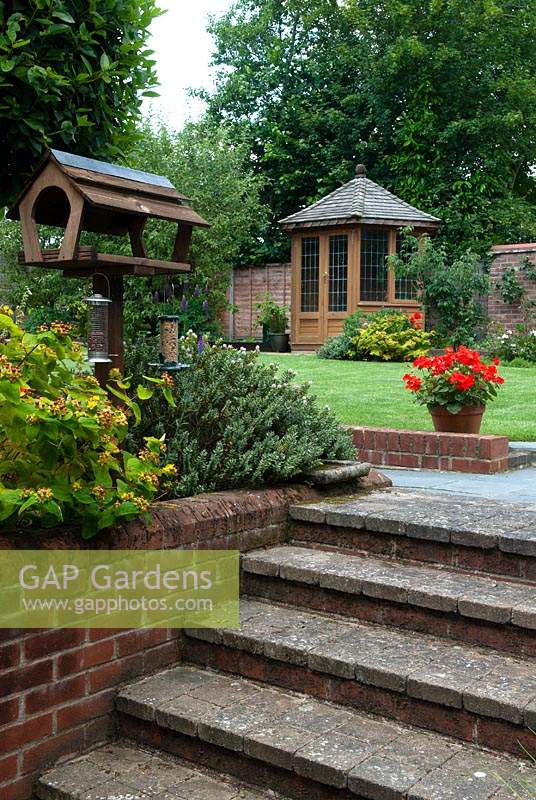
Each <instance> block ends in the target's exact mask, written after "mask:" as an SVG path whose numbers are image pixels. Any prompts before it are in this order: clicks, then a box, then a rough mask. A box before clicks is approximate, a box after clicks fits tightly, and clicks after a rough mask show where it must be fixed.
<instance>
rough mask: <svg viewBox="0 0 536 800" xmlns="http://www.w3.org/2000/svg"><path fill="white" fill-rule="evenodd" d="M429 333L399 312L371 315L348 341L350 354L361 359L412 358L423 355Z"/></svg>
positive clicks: (428, 340)
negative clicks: (369, 319)
mask: <svg viewBox="0 0 536 800" xmlns="http://www.w3.org/2000/svg"><path fill="white" fill-rule="evenodd" d="M431 338H432V336H431V334H430V333H425V331H423V330H421V329H420V328H418V327H417V326H416V324H415V325H414V324H413V322H412V321H411V320H410V319H409V318H408V317H407V316H406V315H405V314H401V313H398V312H394V313H389V314H379V315H374V317H373V318H372V319H371V321H370V322H366V323H364V324H363V326H362V327H361V328H360V329H359V331H358V333H357V335H356V336H354V337H353V338H352V340H351V343H350V351H349V352H350V358H352V359H354V360H364V361H413V359H415V358H418V357H419V356H423V355H426V353H427V352H428V350H429V349H430V345H431Z"/></svg>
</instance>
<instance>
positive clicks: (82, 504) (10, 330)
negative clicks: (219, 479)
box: [0, 308, 173, 537]
mask: <svg viewBox="0 0 536 800" xmlns="http://www.w3.org/2000/svg"><path fill="white" fill-rule="evenodd" d="M0 333H1V338H0V526H1V527H2V529H3V530H5V529H15V530H16V529H19V528H29V527H39V528H49V527H53V526H56V525H59V524H61V523H77V524H80V525H81V529H82V533H83V535H84V536H86V537H88V536H92V535H94V534H95V533H97V532H98V531H99V530H102V529H103V528H107V527H109V526H111V525H113V524H114V523H115V522H116V521H118V520H124V521H126V520H129V519H133V518H134V517H137V516H139V515H140V514H143V513H145V512H146V511H147V509H148V507H149V503H150V502H151V500H152V499H153V498H154V497H155V495H156V493H157V491H158V487H159V482H160V479H161V477H164V480H165V476H166V475H170V474H172V473H173V469H172V467H164V468H162V467H161V466H160V459H161V449H162V447H163V443H162V442H160V441H158V440H157V439H155V438H154V437H150V438H147V439H146V440H144V441H143V440H140V446H141V448H142V452H140V453H139V454H138V455H133V454H131V453H128V452H126V451H124V450H122V449H121V443H122V441H123V440H124V438H125V435H126V432H127V427H128V419H127V414H130V413H133V414H134V416H135V417H137V418H139V415H140V409H139V406H138V404H137V403H135V402H133V401H132V400H131V399H130V398H129V397H128V396H127V394H126V393H125V390H126V389H128V385H127V384H125V383H123V382H121V381H120V380H118V381H116V384H115V387H116V388H114V392H115V393H116V394H117V395H118V397H120V398H121V400H122V402H123V404H125V406H126V407H125V411H123V410H122V409H121V408H118V407H116V406H113V405H112V404H111V402H110V400H109V399H108V396H107V394H106V392H104V391H103V390H102V389H101V388H100V387H99V385H98V383H97V382H96V380H95V378H94V377H93V375H87V374H82V362H83V357H82V354H81V347H80V346H79V345H78V344H77V343H76V342H73V341H72V339H71V337H70V335H69V333H70V326H68V325H66V324H65V323H61V322H58V323H52V325H50V326H42V327H41V328H40V329H39V330H38V331H37V332H36V333H29V332H24V331H23V330H22V329H21V328H20V327H19V326H18V325H16V324H15V322H14V321H13V319H12V317H11V315H10V314H9V313H7V310H6V309H5V308H4V309H0ZM118 377H119V376H118ZM159 383H161V384H162V385H164V386H165V384H164V383H163V382H162V381H159ZM164 392H165V393H166V395H167V397H168V401H170V400H172V398H171V396H170V395H169V392H168V389H167V388H164ZM140 394H141V396H142V397H147V396H149V395H150V394H152V391H151V390H148V389H145V388H143V389H141V390H140ZM168 401H166V402H168ZM125 412H126V413H125Z"/></svg>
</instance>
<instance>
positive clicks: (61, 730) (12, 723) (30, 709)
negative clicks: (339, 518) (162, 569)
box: [0, 486, 320, 800]
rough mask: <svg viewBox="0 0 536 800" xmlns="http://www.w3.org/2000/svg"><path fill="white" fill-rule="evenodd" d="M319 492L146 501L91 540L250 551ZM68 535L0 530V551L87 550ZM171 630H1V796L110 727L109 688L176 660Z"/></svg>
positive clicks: (25, 796)
mask: <svg viewBox="0 0 536 800" xmlns="http://www.w3.org/2000/svg"><path fill="white" fill-rule="evenodd" d="M318 496H320V495H319V493H318V492H316V491H315V490H313V489H309V488H307V487H299V486H296V487H286V488H282V489H277V488H274V489H267V490H263V491H258V492H253V491H249V492H248V491H236V492H221V493H219V494H211V495H204V496H203V495H200V496H198V497H196V498H189V499H185V500H179V501H175V502H167V503H159V504H156V505H155V506H154V513H153V519H152V522H151V523H150V524H144V523H143V522H133V523H130V524H128V525H125V526H123V527H121V528H118V529H117V530H116V531H115V532H114V534H113V535H111V534H109V535H103V536H102V537H99V539H97V540H95V541H94V542H92V543H91V546H92V547H100V548H104V549H120V548H124V549H130V548H132V549H145V548H147V549H149V548H150V549H167V548H189V547H202V548H214V549H219V548H221V549H225V548H229V549H239V550H249V549H252V548H255V547H262V546H263V545H267V544H270V543H272V542H278V541H281V540H282V539H283V538H284V537H285V535H286V530H287V511H288V506H289V504H291V503H293V502H296V501H299V500H301V499H306V498H308V497H311V498H315V497H318ZM88 546H90V545H88V543H87V542H83V541H82V540H81V539H80V536H79V535H78V534H77V533H76V531H59V532H56V533H50V534H47V535H46V538H43V535H41V536H40V537H39V536H35V537H34V536H31V535H23V534H21V535H20V536H14V537H12V538H10V537H8V536H0V548H2V549H6V548H18V549H31V548H36V549H37V548H40V547H44V548H48V549H65V548H67V549H77V548H80V547H88ZM179 634H180V632H179V631H167V630H129V631H125V630H87V631H86V630H75V629H57V630H46V631H43V630H8V629H4V630H2V629H0V798H1V800H29V798H30V797H31V793H32V786H33V784H34V782H35V779H36V778H37V777H38V775H39V774H40V773H41V772H42V771H43V769H44V768H45V767H46V766H47V765H48V764H51V763H52V762H54V761H55V760H56V759H57V758H59V757H60V756H66V755H70V754H72V753H76V752H78V751H80V750H82V749H84V748H87V747H89V746H91V745H93V744H95V743H97V742H101V741H104V740H106V739H107V738H109V737H110V736H111V735H112V733H113V730H112V728H113V717H112V710H113V698H114V695H115V693H116V691H117V687H118V685H120V684H121V683H123V682H125V681H129V680H132V679H135V678H137V677H139V676H142V675H145V674H149V673H151V672H154V671H158V670H160V669H162V668H164V667H166V666H168V665H170V664H173V663H175V662H176V661H177V660H178V658H179V656H180V650H181V637H180V635H179Z"/></svg>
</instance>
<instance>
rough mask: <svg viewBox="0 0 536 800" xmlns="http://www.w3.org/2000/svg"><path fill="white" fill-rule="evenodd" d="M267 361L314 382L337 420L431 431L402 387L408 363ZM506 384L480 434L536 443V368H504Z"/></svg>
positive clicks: (267, 356) (310, 358)
mask: <svg viewBox="0 0 536 800" xmlns="http://www.w3.org/2000/svg"><path fill="white" fill-rule="evenodd" d="M260 357H261V358H262V359H263V360H266V361H272V362H274V363H276V364H277V365H278V366H279V367H280V368H281V369H293V370H295V371H296V373H297V375H296V380H297V381H301V382H303V381H311V383H312V390H313V392H314V394H316V395H317V396H318V398H319V400H320V401H321V402H322V403H324V404H327V405H329V406H330V407H331V408H332V409H333V411H334V412H335V414H336V415H337V417H338V418H339V420H340V421H341V422H344V423H348V424H353V425H370V426H377V427H388V428H409V429H412V430H433V425H432V421H431V419H430V416H429V414H428V412H427V410H426V409H425V408H423V407H422V406H418V405H417V404H415V403H414V402H413V400H412V397H411V394H410V393H409V392H408V391H407V390H406V389H404V384H403V383H402V375H404V373H405V372H407V371H408V368H409V366H408V364H382V363H377V362H367V361H327V360H325V359H321V358H317V356H316V355H292V354H291V355H278V354H275V353H274V354H271V353H262V354H261V356H260ZM501 374H502V375H503V376H504V378H505V384H504V386H503V387H502V388H501V389H500V391H499V397H498V399H497V400H496V401H495V402H494V403H491V404H490V405H489V406H488V408H487V410H486V413H485V415H484V420H483V424H482V433H487V434H501V435H505V436H508V437H509V438H510V439H511V440H512V441H536V367H534V368H528V369H520V368H514V367H501Z"/></svg>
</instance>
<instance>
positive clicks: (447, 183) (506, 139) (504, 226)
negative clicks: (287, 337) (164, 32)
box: [209, 0, 536, 257]
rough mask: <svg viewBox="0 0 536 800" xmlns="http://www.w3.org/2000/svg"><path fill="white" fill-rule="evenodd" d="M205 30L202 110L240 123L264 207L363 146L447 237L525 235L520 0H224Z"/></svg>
mask: <svg viewBox="0 0 536 800" xmlns="http://www.w3.org/2000/svg"><path fill="white" fill-rule="evenodd" d="M211 30H212V33H213V34H214V36H215V39H216V50H215V55H214V63H215V64H216V65H217V66H219V67H220V69H219V76H218V80H217V83H216V89H215V92H214V93H213V95H212V96H211V97H210V98H209V113H210V114H211V115H213V116H215V117H217V118H226V119H229V120H232V121H233V123H234V124H236V125H240V126H242V127H244V128H245V129H246V130H247V132H248V136H249V137H250V141H251V151H252V163H253V168H254V169H256V170H258V171H260V172H262V173H263V174H264V175H265V177H266V179H267V190H266V197H267V199H268V200H269V202H270V204H271V206H272V209H273V212H274V220H275V219H276V218H277V217H279V216H282V215H283V214H285V213H287V212H291V211H294V210H297V209H298V208H299V207H300V206H302V205H304V204H306V203H307V202H310V201H311V200H314V199H317V198H318V197H319V196H320V195H322V194H323V193H324V192H326V191H328V190H330V189H333V188H335V187H336V186H337V185H338V184H339V183H341V182H342V181H343V180H347V179H349V178H350V177H351V176H352V166H351V165H352V161H355V160H356V159H359V160H361V159H362V160H364V161H365V162H366V163H367V166H368V168H369V175H370V177H372V178H373V179H375V180H378V181H379V182H381V183H383V184H384V185H385V186H387V187H388V188H391V189H393V190H394V191H395V192H397V193H398V194H400V195H401V196H402V197H403V198H404V199H406V200H408V201H409V202H413V203H415V204H417V205H419V206H420V207H422V208H423V209H424V210H428V211H431V212H434V213H437V214H438V215H439V216H440V217H442V219H443V220H444V226H443V229H442V236H443V237H444V239H445V240H446V242H447V244H448V246H449V248H450V249H452V250H460V249H464V248H466V247H468V246H473V247H475V246H476V247H477V248H479V249H481V250H485V249H486V248H487V247H488V246H489V244H490V243H492V242H496V241H512V240H516V239H519V238H526V237H530V238H533V237H534V236H535V235H536V210H535V205H534V203H535V201H536V196H535V189H534V181H533V178H532V165H533V162H534V153H535V152H536V150H535V145H536V103H535V100H536V80H535V79H536V48H534V46H533V42H534V40H535V36H536V3H534V0H471V2H467V0H343V1H342V2H337V0H311V1H310V2H305V1H304V0H236V2H235V4H234V6H233V7H232V8H231V10H230V11H229V12H228V13H227V14H226V15H224V16H223V17H222V18H221V19H220V20H218V21H216V22H214V23H213V24H212V27H211ZM268 244H269V246H270V256H271V257H274V256H277V255H280V254H281V252H282V251H281V247H279V248H278V247H277V246H276V245H278V244H279V245H280V244H281V239H278V238H277V233H276V232H275V228H273V229H272V235H271V237H270V238H269V240H268Z"/></svg>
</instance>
